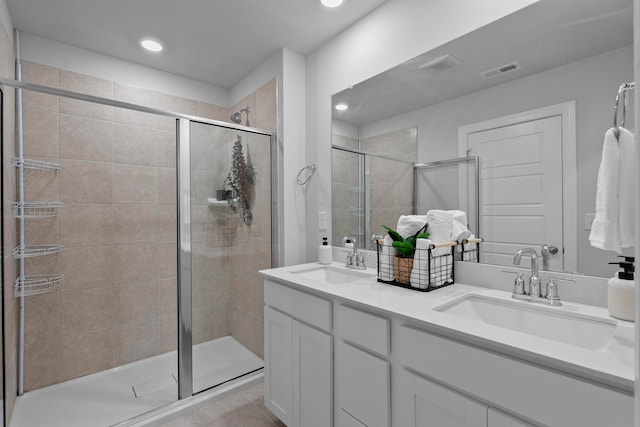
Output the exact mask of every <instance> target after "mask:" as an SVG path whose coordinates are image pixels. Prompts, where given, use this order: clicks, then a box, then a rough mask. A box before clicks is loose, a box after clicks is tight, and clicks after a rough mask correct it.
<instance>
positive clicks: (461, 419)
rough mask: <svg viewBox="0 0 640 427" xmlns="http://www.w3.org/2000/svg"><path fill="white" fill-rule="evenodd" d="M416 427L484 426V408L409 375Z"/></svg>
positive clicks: (485, 417)
mask: <svg viewBox="0 0 640 427" xmlns="http://www.w3.org/2000/svg"><path fill="white" fill-rule="evenodd" d="M411 376H412V379H413V390H412V392H413V399H412V402H413V405H414V408H413V411H412V412H413V416H414V420H413V422H412V423H411V426H415V427H433V426H438V427H487V406H485V405H483V404H481V403H479V402H476V401H475V400H472V399H469V398H468V397H466V396H463V395H461V394H458V393H456V392H454V391H451V390H449V389H448V388H446V387H442V386H440V385H438V384H436V383H433V382H431V381H427V380H426V379H424V378H422V377H419V376H417V375H411Z"/></svg>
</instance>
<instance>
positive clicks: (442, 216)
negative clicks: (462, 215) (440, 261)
mask: <svg viewBox="0 0 640 427" xmlns="http://www.w3.org/2000/svg"><path fill="white" fill-rule="evenodd" d="M427 222H428V223H429V227H428V228H427V232H428V233H429V240H431V241H432V242H433V243H434V244H438V243H444V242H450V241H451V234H452V230H453V223H454V219H453V215H451V214H450V213H448V212H446V211H441V210H438V209H432V210H430V211H429V212H427ZM449 250H451V248H438V249H435V250H434V253H433V255H434V256H438V255H443V254H446V253H448V251H449Z"/></svg>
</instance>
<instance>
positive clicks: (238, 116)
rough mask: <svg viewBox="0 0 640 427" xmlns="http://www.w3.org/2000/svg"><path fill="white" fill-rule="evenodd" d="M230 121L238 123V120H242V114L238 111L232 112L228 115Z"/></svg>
mask: <svg viewBox="0 0 640 427" xmlns="http://www.w3.org/2000/svg"><path fill="white" fill-rule="evenodd" d="M229 118H230V119H231V121H232V122H233V123H237V124H240V122H241V121H242V114H240V112H239V111H236V112H235V113H233V114H232V115H231V116H230V117H229Z"/></svg>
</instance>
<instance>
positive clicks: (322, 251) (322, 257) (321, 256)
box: [318, 237, 332, 265]
mask: <svg viewBox="0 0 640 427" xmlns="http://www.w3.org/2000/svg"><path fill="white" fill-rule="evenodd" d="M331 258H332V254H331V246H329V242H327V238H326V237H323V238H322V244H321V245H320V248H319V249H318V262H319V263H320V264H324V265H327V264H331Z"/></svg>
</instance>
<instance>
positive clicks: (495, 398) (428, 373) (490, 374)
mask: <svg viewBox="0 0 640 427" xmlns="http://www.w3.org/2000/svg"><path fill="white" fill-rule="evenodd" d="M394 332H396V333H397V340H394V342H396V343H397V346H396V350H397V355H398V361H399V362H400V364H401V365H402V366H403V367H405V369H408V370H410V371H411V372H412V373H415V374H413V377H414V383H415V382H416V381H417V380H416V378H419V377H424V378H429V379H431V380H433V381H434V382H437V383H439V384H442V385H444V386H445V387H446V388H448V389H452V390H458V391H460V393H461V394H464V395H465V396H469V397H468V399H473V397H477V399H475V400H478V401H480V400H481V401H483V402H489V404H488V406H495V407H499V408H508V410H509V411H510V412H513V413H514V414H518V415H519V416H521V417H522V418H523V419H530V420H533V421H535V424H542V425H548V426H553V427H575V426H580V427H602V426H609V425H616V426H621V427H622V426H631V425H633V397H632V396H631V395H630V394H626V393H624V392H621V391H616V390H614V389H612V388H609V387H604V386H600V385H597V384H595V383H593V382H590V381H585V380H582V379H580V378H578V377H575V376H572V375H567V374H563V373H560V372H558V371H555V370H550V369H547V368H545V367H542V366H539V365H535V364H531V363H528V362H525V361H522V360H519V359H517V358H514V357H509V356H505V355H502V354H500V353H494V352H492V351H488V350H484V349H482V348H479V347H476V346H473V345H468V344H465V343H463V342H460V341H457V340H454V339H450V338H445V337H443V336H440V335H438V334H435V333H431V332H428V331H425V330H422V329H420V328H417V327H414V326H412V325H411V326H410V325H406V324H402V325H399V326H398V328H397V329H395V330H394ZM402 387H403V388H408V387H412V385H411V383H410V382H409V383H407V382H406V381H405V382H404V385H403V386H402ZM413 387H415V386H413ZM444 394H446V393H444ZM441 406H442V405H441ZM414 409H415V408H414ZM487 418H488V420H489V424H488V427H505V426H509V427H512V426H517V427H522V426H528V425H529V424H527V423H526V422H524V421H522V420H520V419H517V418H512V417H510V416H509V415H507V414H504V413H501V412H499V411H497V410H494V409H493V408H488V413H487ZM415 425H420V424H415ZM452 425H458V424H452ZM460 425H463V426H465V427H471V426H476V425H478V426H483V425H487V424H482V423H481V424H473V423H471V424H460Z"/></svg>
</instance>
